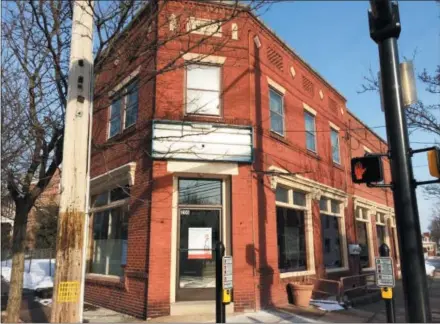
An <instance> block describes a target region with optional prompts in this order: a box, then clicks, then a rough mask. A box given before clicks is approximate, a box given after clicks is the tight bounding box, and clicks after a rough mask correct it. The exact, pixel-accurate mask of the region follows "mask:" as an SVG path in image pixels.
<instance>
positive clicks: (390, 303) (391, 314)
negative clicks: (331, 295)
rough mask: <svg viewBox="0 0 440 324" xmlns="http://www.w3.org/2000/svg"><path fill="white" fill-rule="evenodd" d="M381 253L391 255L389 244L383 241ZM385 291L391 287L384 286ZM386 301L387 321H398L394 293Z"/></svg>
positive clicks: (383, 255)
mask: <svg viewBox="0 0 440 324" xmlns="http://www.w3.org/2000/svg"><path fill="white" fill-rule="evenodd" d="M379 255H380V256H381V257H389V256H390V248H389V247H388V245H386V244H385V243H383V244H382V245H381V246H380V247H379ZM384 289H385V291H386V290H388V289H391V288H384ZM384 301H385V309H386V312H387V323H396V311H395V309H394V295H393V296H392V297H391V299H384Z"/></svg>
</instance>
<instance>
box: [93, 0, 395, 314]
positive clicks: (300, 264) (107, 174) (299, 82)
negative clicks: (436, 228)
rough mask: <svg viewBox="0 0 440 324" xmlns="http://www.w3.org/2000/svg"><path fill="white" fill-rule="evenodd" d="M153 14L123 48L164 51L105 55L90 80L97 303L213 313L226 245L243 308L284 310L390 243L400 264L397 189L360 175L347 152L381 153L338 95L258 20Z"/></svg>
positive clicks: (195, 6) (196, 10)
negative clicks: (308, 288) (220, 250)
mask: <svg viewBox="0 0 440 324" xmlns="http://www.w3.org/2000/svg"><path fill="white" fill-rule="evenodd" d="M189 9H190V10H189ZM151 10H153V9H151V7H147V8H146V9H144V12H143V13H141V14H140V15H138V16H137V18H136V20H135V21H134V22H133V23H132V24H131V25H130V26H129V27H128V29H127V32H126V33H125V35H126V36H125V37H126V38H125V40H124V42H120V43H117V44H119V46H120V48H121V49H123V48H125V47H127V44H129V43H130V40H136V41H137V42H141V43H142V42H152V41H151V39H150V38H149V37H151V38H152V39H154V40H155V41H156V42H155V44H159V43H160V44H165V43H166V45H163V46H156V47H155V50H154V51H153V54H152V55H153V56H154V58H153V59H148V58H147V59H146V58H145V56H146V55H149V54H148V53H146V54H144V56H143V57H139V58H138V59H133V60H129V59H127V60H124V59H122V60H121V59H120V58H118V59H115V56H112V55H110V54H109V56H108V58H107V60H106V62H105V63H103V64H102V67H101V69H100V72H99V73H98V74H97V75H96V91H97V92H100V93H101V95H100V96H97V99H96V100H95V110H94V116H93V141H94V147H95V148H94V151H93V153H92V161H91V173H92V179H91V183H90V191H91V197H92V198H91V216H90V221H89V224H90V226H89V245H88V265H87V272H88V273H87V276H86V300H87V301H89V302H92V303H96V304H99V305H102V306H105V307H109V308H112V309H115V310H117V311H121V312H124V313H128V314H131V315H135V316H138V317H155V316H160V315H167V314H178V313H182V312H185V311H190V312H194V311H195V310H197V309H200V308H203V307H205V308H206V307H211V308H212V309H214V303H213V301H214V287H215V277H214V267H215V265H214V261H213V260H214V259H213V253H212V252H206V251H205V250H203V248H208V249H209V248H210V247H213V246H214V244H215V242H216V241H218V240H221V241H222V242H223V243H224V244H225V247H226V253H227V254H228V255H232V256H233V260H234V264H233V275H234V290H233V300H234V302H233V304H231V306H230V307H231V308H233V309H234V310H235V311H243V310H249V309H252V310H254V309H259V308H263V307H267V306H270V305H281V304H283V303H286V302H287V293H286V285H287V284H288V283H289V282H291V281H298V280H304V279H305V278H311V277H313V278H333V279H337V278H339V277H341V276H348V275H358V274H361V273H366V272H368V271H371V270H372V269H373V262H374V259H373V258H374V256H375V255H377V254H378V252H377V251H378V246H379V245H380V242H382V241H385V242H387V243H389V244H390V246H391V247H392V251H393V256H397V255H398V249H397V244H396V241H397V234H396V232H395V221H394V213H393V208H392V206H393V201H392V195H391V193H390V192H389V191H387V190H380V189H371V188H367V187H365V186H359V185H354V184H353V183H352V181H351V176H350V165H349V162H350V158H351V157H354V156H361V155H363V154H364V153H365V152H369V151H372V152H384V151H386V143H385V142H384V141H383V140H382V139H380V137H379V136H377V135H376V134H375V133H374V132H373V131H372V130H370V129H369V128H368V127H367V126H366V125H365V124H363V123H362V122H361V121H359V120H358V119H357V118H356V117H355V116H354V115H353V114H352V113H351V112H350V111H349V110H348V109H347V107H346V100H345V98H344V97H343V96H342V95H341V94H340V93H339V92H338V91H337V90H336V89H334V88H333V87H332V86H331V84H329V83H328V82H327V81H326V80H325V79H324V78H323V77H322V76H320V75H319V74H318V73H317V72H316V71H315V70H313V69H312V68H311V67H310V66H309V65H308V64H307V62H306V61H305V60H304V59H303V58H301V57H300V56H299V55H297V54H296V53H295V52H294V51H293V50H292V49H291V48H289V47H288V46H287V45H286V44H285V43H284V42H283V41H282V40H281V39H279V38H278V37H277V36H276V35H275V34H274V33H273V32H272V31H271V30H270V29H269V28H268V27H267V26H266V25H265V24H263V23H262V22H261V21H260V20H259V19H257V17H256V16H254V15H253V14H252V13H251V12H249V11H243V12H240V13H239V14H237V15H233V18H231V19H224V17H226V16H228V15H230V13H231V12H232V11H233V10H236V8H235V7H232V6H228V5H224V4H219V3H214V2H211V3H200V2H195V1H181V2H179V1H170V2H167V3H166V5H165V6H164V7H161V8H160V14H158V15H157V16H156V18H155V19H156V21H155V23H154V24H153V28H150V27H151V24H149V26H148V27H146V25H147V23H146V21H147V20H148V19H149V17H150V16H149V13H151ZM230 17H232V15H230ZM210 21H212V24H211V25H210V24H209V22H210ZM208 25H209V26H208ZM176 31H184V32H183V33H181V35H180V36H179V37H170V35H175V33H176ZM185 31H186V32H185ZM143 32H144V33H145V34H142V33H143ZM207 33H208V34H210V35H211V36H210V37H209V38H207V39H206V34H207ZM140 35H147V36H145V37H144V38H143V37H140ZM139 39H140V40H139ZM164 39H167V41H166V42H165V41H163V40H164ZM205 39H206V40H205ZM220 44H221V46H220ZM114 52H115V53H116V52H118V53H120V52H123V50H121V51H114ZM170 61H172V62H173V64H170ZM170 66H171V67H173V68H170ZM165 70H166V72H163V73H158V74H157V75H155V76H154V77H153V78H151V77H150V76H151V71H165ZM146 79H148V80H147V81H145V80H146ZM107 88H109V89H110V90H109V91H108V92H107V91H102V89H107ZM102 93H105V95H102ZM385 168H386V169H387V168H388V170H389V165H388V164H386V163H385ZM389 178H390V176H389V172H386V181H388V180H389ZM352 244H359V245H360V246H361V247H362V252H361V254H360V255H358V254H350V253H349V250H350V249H349V247H350V245H352ZM200 249H201V250H202V251H201V250H200Z"/></svg>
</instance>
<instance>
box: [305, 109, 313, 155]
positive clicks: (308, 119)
mask: <svg viewBox="0 0 440 324" xmlns="http://www.w3.org/2000/svg"><path fill="white" fill-rule="evenodd" d="M304 120H305V129H306V147H307V149H308V150H309V151H312V152H315V153H316V126H315V116H314V115H312V114H311V113H310V112H308V111H304Z"/></svg>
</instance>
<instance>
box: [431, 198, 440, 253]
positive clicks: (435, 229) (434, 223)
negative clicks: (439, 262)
mask: <svg viewBox="0 0 440 324" xmlns="http://www.w3.org/2000/svg"><path fill="white" fill-rule="evenodd" d="M428 229H429V231H430V233H431V237H432V240H433V241H434V242H435V243H437V244H438V243H439V242H440V200H437V202H436V204H435V205H434V207H433V209H432V215H431V222H430V224H429V226H428Z"/></svg>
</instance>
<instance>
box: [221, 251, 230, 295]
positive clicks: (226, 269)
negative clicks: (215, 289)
mask: <svg viewBox="0 0 440 324" xmlns="http://www.w3.org/2000/svg"><path fill="white" fill-rule="evenodd" d="M222 263H223V289H232V286H233V284H232V257H231V256H224V257H223V262H222Z"/></svg>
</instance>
